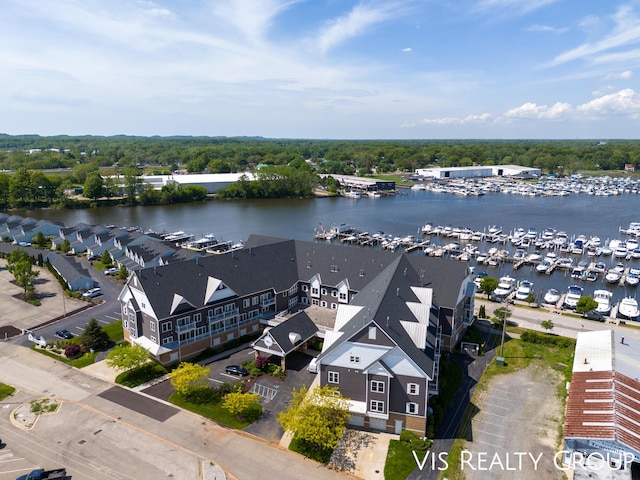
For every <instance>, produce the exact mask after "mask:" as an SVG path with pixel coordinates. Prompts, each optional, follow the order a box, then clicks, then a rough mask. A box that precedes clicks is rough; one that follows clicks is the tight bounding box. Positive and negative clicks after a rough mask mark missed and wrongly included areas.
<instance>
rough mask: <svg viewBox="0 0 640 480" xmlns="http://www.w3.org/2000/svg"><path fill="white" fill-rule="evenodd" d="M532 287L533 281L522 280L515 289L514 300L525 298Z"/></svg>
mask: <svg viewBox="0 0 640 480" xmlns="http://www.w3.org/2000/svg"><path fill="white" fill-rule="evenodd" d="M532 289H533V283H531V282H529V281H528V280H523V281H521V282H520V285H519V286H518V290H516V300H526V299H527V297H528V296H529V294H530V293H531V291H532Z"/></svg>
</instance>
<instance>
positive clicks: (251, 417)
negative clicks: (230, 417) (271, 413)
mask: <svg viewBox="0 0 640 480" xmlns="http://www.w3.org/2000/svg"><path fill="white" fill-rule="evenodd" d="M261 415H262V405H260V404H259V403H254V404H253V405H250V406H249V407H248V408H246V409H245V410H244V411H243V412H242V413H241V414H240V415H238V420H242V421H245V422H251V423H253V422H255V421H256V420H258V419H259V418H260V416H261Z"/></svg>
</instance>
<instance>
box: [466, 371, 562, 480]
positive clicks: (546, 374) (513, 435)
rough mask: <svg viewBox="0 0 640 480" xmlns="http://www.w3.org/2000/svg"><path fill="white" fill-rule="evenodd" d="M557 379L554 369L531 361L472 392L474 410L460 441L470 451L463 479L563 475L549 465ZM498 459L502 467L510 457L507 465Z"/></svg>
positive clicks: (555, 436) (556, 414)
mask: <svg viewBox="0 0 640 480" xmlns="http://www.w3.org/2000/svg"><path fill="white" fill-rule="evenodd" d="M559 382H562V378H561V376H560V375H559V374H558V373H557V372H554V371H553V370H550V369H548V368H544V367H542V366H540V365H536V364H535V363H534V364H532V365H531V366H529V367H527V368H526V369H524V370H519V371H517V372H514V373H510V374H508V375H497V376H495V377H494V378H493V379H492V380H491V383H490V385H489V386H488V388H487V389H486V390H485V391H483V392H481V393H480V394H479V395H478V397H477V401H476V405H475V406H476V408H477V414H476V415H475V416H474V418H473V420H472V425H471V431H470V435H469V437H468V438H467V439H468V441H467V442H465V448H466V449H467V450H468V451H469V453H468V454H466V456H465V457H464V458H465V459H467V460H469V462H468V463H466V464H465V465H464V467H465V468H464V472H463V473H464V475H465V478H466V479H467V480H485V479H486V478H492V479H504V480H507V479H522V480H524V479H531V480H534V479H535V480H537V479H540V478H544V479H553V478H557V479H561V478H563V475H562V473H563V472H562V471H560V470H558V469H556V468H555V467H554V465H553V455H554V453H555V452H556V451H557V450H560V447H559V445H557V441H558V422H559V421H560V419H561V418H562V404H561V402H560V400H559V398H558V396H557V395H556V391H557V390H556V389H557V387H558V383H559ZM521 452H523V453H522V454H521ZM530 455H531V456H530ZM482 459H485V460H486V461H485V463H481V460H482ZM535 460H537V463H536V462H535ZM491 462H494V464H493V467H492V468H490V469H489V466H490V464H491ZM498 462H500V463H501V464H502V467H505V466H506V464H507V462H509V469H506V468H500V465H499V464H498ZM461 466H462V464H461Z"/></svg>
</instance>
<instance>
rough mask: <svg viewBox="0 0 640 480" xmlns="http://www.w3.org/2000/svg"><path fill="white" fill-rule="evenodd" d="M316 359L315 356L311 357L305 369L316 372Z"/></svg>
mask: <svg viewBox="0 0 640 480" xmlns="http://www.w3.org/2000/svg"><path fill="white" fill-rule="evenodd" d="M317 361H318V359H317V358H315V357H314V358H312V359H311V362H309V365H308V366H307V370H308V371H309V373H318V364H317Z"/></svg>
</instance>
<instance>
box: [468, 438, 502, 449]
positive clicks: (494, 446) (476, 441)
mask: <svg viewBox="0 0 640 480" xmlns="http://www.w3.org/2000/svg"><path fill="white" fill-rule="evenodd" d="M471 443H481V444H483V445H488V446H490V447H493V448H497V449H498V450H504V449H505V448H504V447H501V446H499V445H494V444H493V443H489V442H483V441H482V440H474V441H473V442H471Z"/></svg>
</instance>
